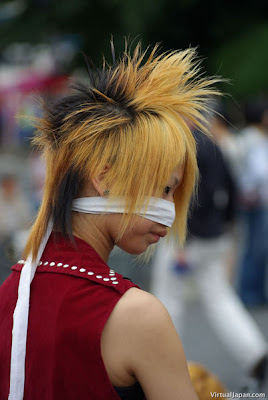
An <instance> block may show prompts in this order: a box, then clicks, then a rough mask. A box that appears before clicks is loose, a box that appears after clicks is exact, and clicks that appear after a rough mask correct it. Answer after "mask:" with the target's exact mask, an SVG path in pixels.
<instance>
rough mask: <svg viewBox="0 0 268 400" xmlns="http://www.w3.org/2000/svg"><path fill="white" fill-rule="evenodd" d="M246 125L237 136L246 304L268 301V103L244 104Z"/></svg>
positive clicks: (240, 288) (241, 280)
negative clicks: (267, 288)
mask: <svg viewBox="0 0 268 400" xmlns="http://www.w3.org/2000/svg"><path fill="white" fill-rule="evenodd" d="M245 118H246V127H245V128H244V129H243V130H242V131H241V132H240V135H239V137H238V147H239V155H238V158H237V161H238V162H237V168H236V169H237V182H238V189H239V211H240V217H241V233H242V236H243V238H244V240H243V242H242V250H241V257H240V261H239V268H238V291H239V295H240V297H241V299H242V301H243V302H244V304H245V305H246V306H249V307H251V306H258V305H265V304H267V293H266V278H267V276H266V275H267V267H268V103H267V100H263V99H261V98H258V99H255V100H252V101H250V102H248V103H247V104H246V107H245Z"/></svg>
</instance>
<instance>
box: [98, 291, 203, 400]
mask: <svg viewBox="0 0 268 400" xmlns="http://www.w3.org/2000/svg"><path fill="white" fill-rule="evenodd" d="M103 339H104V341H103V343H102V345H103V348H104V354H103V356H104V361H105V360H106V361H108V364H109V357H110V358H111V359H113V361H112V362H113V363H114V366H112V365H111V369H112V375H113V373H114V371H115V369H117V367H116V365H123V369H122V370H120V369H119V368H118V369H117V373H118V374H119V375H120V374H121V373H122V376H123V375H124V372H123V370H124V371H127V373H128V374H129V375H130V376H135V377H136V379H137V380H138V381H139V382H140V384H141V386H142V388H143V390H144V393H145V396H146V399H147V400H163V399H165V400H169V399H170V400H198V398H197V395H196V394H195V391H194V389H193V386H192V383H191V380H190V376H189V373H188V368H187V363H186V359H185V355H184V351H183V348H182V344H181V341H180V339H179V336H178V335H177V332H176V330H175V327H174V325H173V323H172V321H171V318H170V316H169V314H168V312H167V310H166V309H165V307H164V306H163V305H162V303H161V302H160V301H159V300H157V299H156V298H155V297H154V296H152V295H150V294H149V293H146V292H144V291H141V290H139V289H135V288H133V289H130V290H129V291H128V292H127V293H126V294H125V295H124V296H123V297H122V299H121V300H120V301H119V302H118V304H117V305H116V307H115V309H114V311H113V313H112V315H111V317H110V318H109V321H108V323H107V325H106V327H105V330H104V335H103ZM109 343H110V344H111V343H112V346H113V354H111V353H110V355H109V351H110V350H109V348H110V347H109V346H110V345H109ZM105 349H106V350H107V349H108V351H107V352H106V350H105ZM105 364H106V363H105ZM108 372H109V371H108Z"/></svg>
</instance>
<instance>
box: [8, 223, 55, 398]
mask: <svg viewBox="0 0 268 400" xmlns="http://www.w3.org/2000/svg"><path fill="white" fill-rule="evenodd" d="M52 227H53V223H52V220H51V219H50V220H49V223H48V227H47V231H46V234H45V236H44V238H43V240H42V242H41V244H40V247H39V250H38V255H37V258H36V260H35V261H34V262H33V260H32V256H31V255H29V257H28V258H27V260H26V262H25V264H24V266H23V268H22V271H21V275H20V281H19V288H18V300H17V304H16V307H15V311H14V314H13V330H12V346H11V365H10V389H9V396H8V400H23V394H24V381H25V355H26V340H27V329H28V315H29V303H30V285H31V282H32V279H33V277H34V274H35V270H36V268H37V265H38V263H39V261H40V258H41V256H42V253H43V251H44V248H45V246H46V243H47V241H48V238H49V236H50V234H51V232H52Z"/></svg>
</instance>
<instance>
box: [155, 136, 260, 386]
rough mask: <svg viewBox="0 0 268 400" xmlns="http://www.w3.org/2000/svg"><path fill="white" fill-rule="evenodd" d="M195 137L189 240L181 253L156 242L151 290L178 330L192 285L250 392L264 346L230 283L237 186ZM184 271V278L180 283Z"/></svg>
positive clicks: (212, 147) (218, 157) (217, 154)
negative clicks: (197, 176)
mask: <svg viewBox="0 0 268 400" xmlns="http://www.w3.org/2000/svg"><path fill="white" fill-rule="evenodd" d="M195 138H196V142H197V150H198V152H197V160H198V167H199V172H200V182H199V186H198V196H197V203H194V204H193V206H192V212H191V213H190V217H189V221H188V230H189V238H188V240H187V242H186V246H185V249H184V250H183V251H178V249H177V246H175V245H173V246H171V247H169V246H167V245H166V243H165V242H162V243H160V245H159V248H158V250H157V255H156V257H155V260H156V262H155V265H154V269H153V280H152V288H151V290H152V293H154V294H155V295H156V296H157V297H158V298H159V299H160V300H161V301H163V303H164V304H165V305H166V307H167V309H168V310H169V311H170V314H171V316H172V317H173V321H174V324H175V326H176V328H177V329H178V331H180V330H181V329H182V327H183V316H184V313H185V311H186V305H187V301H188V300H189V293H190V299H191V297H193V294H191V292H189V288H188V292H187V284H188V286H189V284H190V285H191V286H190V290H192V291H193V290H195V293H194V297H195V298H196V297H197V298H198V300H199V301H200V302H201V306H202V308H203V309H204V311H205V313H206V316H207V318H208V320H209V321H210V323H211V325H212V327H213V328H214V330H215V331H216V333H217V335H218V337H219V338H220V340H221V341H222V343H223V344H224V345H225V347H226V348H227V349H228V350H229V351H230V355H232V356H234V357H235V358H236V359H237V360H238V362H239V363H240V365H241V370H243V372H245V373H246V374H247V375H248V377H247V378H246V379H245V380H246V385H247V386H245V387H244V388H247V389H248V390H249V389H250V388H251V387H252V386H253V385H254V386H256V385H259V386H260V385H262V383H263V381H264V378H265V373H266V370H265V368H266V355H267V351H268V344H267V342H266V340H265V338H264V336H263V335H262V333H261V332H260V330H259V328H258V326H257V325H256V323H255V321H254V320H253V319H252V317H251V316H250V314H249V313H248V312H247V310H246V309H245V308H244V306H243V305H242V303H241V301H240V299H239V297H238V296H237V295H236V293H235V291H234V289H233V287H232V286H231V284H230V282H229V276H228V267H227V265H228V258H229V253H230V251H233V224H234V223H235V216H236V206H237V205H236V199H237V192H236V186H235V183H234V179H233V176H232V173H231V171H230V168H229V167H228V164H227V163H226V161H225V159H224V157H223V155H222V153H221V151H220V149H219V147H218V146H217V145H216V144H215V143H213V142H212V141H211V140H210V139H208V138H206V137H204V136H202V135H201V134H200V133H199V132H195ZM187 273H188V279H183V275H185V274H187ZM193 285H194V286H193ZM229 322H232V326H231V327H230V324H229ZM242 384H243V385H244V382H243V383H242Z"/></svg>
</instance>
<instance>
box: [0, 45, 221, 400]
mask: <svg viewBox="0 0 268 400" xmlns="http://www.w3.org/2000/svg"><path fill="white" fill-rule="evenodd" d="M156 50H157V47H155V48H154V49H153V51H152V52H151V53H150V54H149V56H148V58H147V60H146V61H144V59H145V53H142V52H141V49H140V45H138V46H137V47H136V49H135V51H134V54H133V56H130V54H129V53H128V52H127V51H126V52H125V53H124V55H123V56H122V57H121V58H119V59H118V60H117V61H115V58H114V64H113V65H112V66H106V65H104V67H103V69H101V70H96V69H94V68H91V67H89V82H88V85H85V86H84V85H79V86H78V87H77V92H76V93H75V94H72V95H70V96H67V97H65V98H64V99H61V100H59V101H57V102H56V103H54V104H52V105H46V106H45V107H44V116H43V118H42V119H41V120H40V121H39V123H38V133H37V136H36V138H35V139H34V143H35V144H37V145H38V146H39V148H40V149H41V151H43V154H44V157H45V160H46V166H47V176H46V182H45V188H44V197H43V202H42V205H41V208H40V210H39V213H38V216H37V219H36V221H35V223H34V225H33V228H32V232H31V234H30V237H29V240H28V243H27V245H26V249H25V260H20V261H19V263H18V264H16V265H15V266H13V272H12V274H11V276H10V277H9V278H8V279H7V280H6V281H5V282H4V284H3V285H2V287H1V288H0V298H1V305H0V327H1V328H0V329H1V332H0V335H1V341H0V376H1V379H0V398H1V399H3V400H4V399H7V398H8V399H9V400H21V399H23V398H24V399H26V400H33V399H43V400H54V399H57V400H60V399H64V400H68V399H74V398H76V399H81V400H83V399H94V400H98V399H103V400H108V399H109V400H110V399H111V400H116V399H120V398H121V399H143V398H144V397H146V399H147V400H162V399H166V400H167V399H172V400H176V399H178V400H179V399H184V400H197V397H196V394H195V392H194V389H193V387H192V384H191V381H190V377H189V373H188V369H187V364H186V360H185V355H184V352H183V348H182V345H181V342H180V339H179V337H178V335H177V333H176V330H175V328H174V326H173V324H172V322H171V319H170V317H169V315H168V312H167V311H166V309H165V308H164V306H163V305H162V304H161V303H160V302H159V301H158V300H157V299H156V298H155V297H153V296H152V295H150V294H149V293H146V292H144V291H142V290H140V289H139V288H138V287H136V285H134V284H133V283H132V282H130V281H128V280H126V279H124V278H123V277H122V276H121V275H120V274H117V273H116V272H114V271H112V270H111V269H110V268H109V267H108V265H107V260H108V256H109V253H110V252H111V250H112V248H113V246H114V245H117V246H119V247H120V248H121V249H123V250H125V251H127V252H129V253H131V254H142V253H144V254H145V255H146V253H147V252H148V251H149V250H148V249H149V248H150V246H151V245H152V244H154V243H156V242H158V241H159V240H161V238H162V237H164V236H165V235H166V234H167V233H168V234H169V235H173V236H175V237H177V240H178V242H180V243H183V241H184V238H185V231H186V220H187V212H188V206H189V201H190V198H191V196H192V193H193V190H194V187H195V182H196V179H197V175H198V169H197V163H196V144H195V140H194V137H193V136H192V134H191V131H190V130H189V128H188V125H187V123H186V121H187V120H191V122H192V124H194V125H195V126H196V127H198V128H199V129H203V130H204V129H205V123H206V120H205V118H204V114H203V112H204V111H206V110H207V109H208V102H207V98H208V97H209V96H210V95H213V94H216V93H217V90H216V89H214V88H213V85H214V83H215V81H216V79H213V78H200V77H199V76H198V71H199V68H198V65H199V61H197V60H196V57H195V51H194V50H193V49H188V50H185V51H178V52H177V51H174V52H170V53H166V54H160V55H157V54H156ZM15 307H16V308H15ZM14 310H15V311H14ZM13 313H14V319H13ZM26 335H27V342H26ZM23 396H24V397H23Z"/></svg>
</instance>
